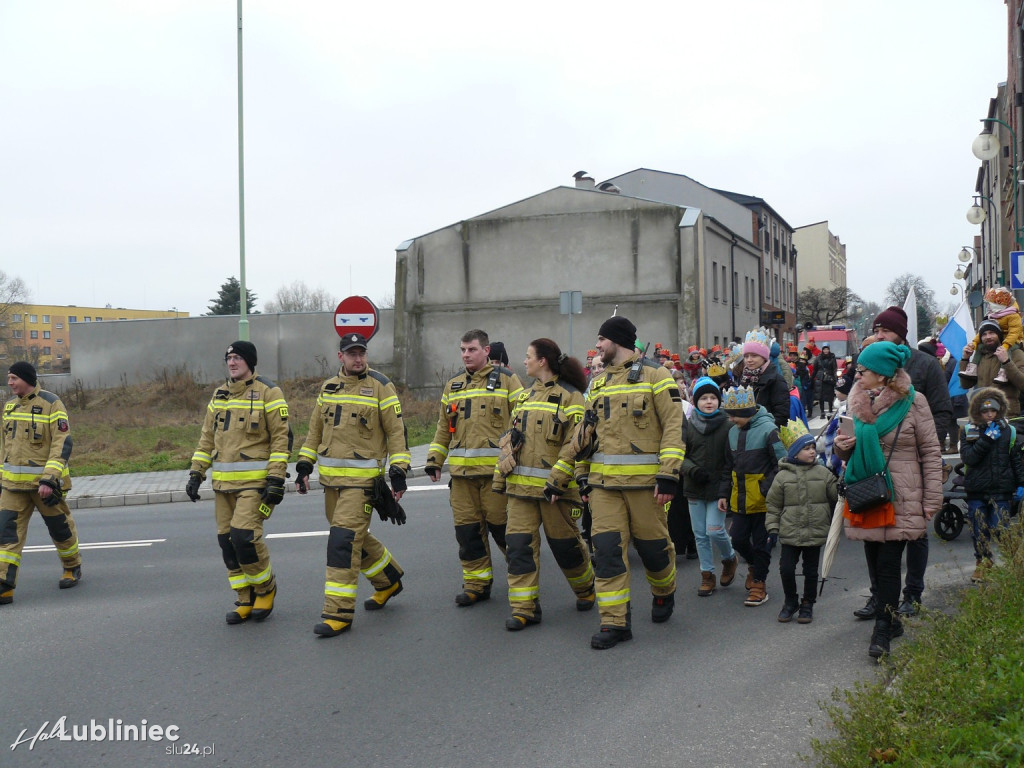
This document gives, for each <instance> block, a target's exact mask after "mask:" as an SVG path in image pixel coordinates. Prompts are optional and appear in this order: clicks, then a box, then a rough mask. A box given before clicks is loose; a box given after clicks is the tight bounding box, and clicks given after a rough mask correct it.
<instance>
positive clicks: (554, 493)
mask: <svg viewBox="0 0 1024 768" xmlns="http://www.w3.org/2000/svg"><path fill="white" fill-rule="evenodd" d="M563 493H565V491H563V490H562V489H561V488H559V487H558V486H557V485H553V484H551V483H545V484H544V498H545V499H547V500H548V501H550V502H551V503H552V504H554V503H555V500H556V497H558V496H561V495H562V494H563Z"/></svg>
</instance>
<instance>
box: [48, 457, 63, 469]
mask: <svg viewBox="0 0 1024 768" xmlns="http://www.w3.org/2000/svg"><path fill="white" fill-rule="evenodd" d="M46 469H53V470H56V471H57V472H60V471H62V470H63V469H64V462H62V461H58V460H57V459H50V460H49V461H47V462H46Z"/></svg>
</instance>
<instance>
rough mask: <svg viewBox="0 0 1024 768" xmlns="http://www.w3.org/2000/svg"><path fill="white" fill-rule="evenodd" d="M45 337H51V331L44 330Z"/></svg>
mask: <svg viewBox="0 0 1024 768" xmlns="http://www.w3.org/2000/svg"><path fill="white" fill-rule="evenodd" d="M43 338H44V339H48V338H50V332H49V331H43Z"/></svg>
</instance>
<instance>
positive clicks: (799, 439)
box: [765, 421, 839, 624]
mask: <svg viewBox="0 0 1024 768" xmlns="http://www.w3.org/2000/svg"><path fill="white" fill-rule="evenodd" d="M780 437H781V438H782V444H783V445H784V446H785V447H786V458H784V459H783V460H782V461H781V462H779V473H778V474H777V475H775V479H774V480H773V481H772V487H771V488H770V489H769V490H768V497H767V499H766V500H765V504H766V506H767V508H768V514H767V517H766V519H765V527H766V528H767V530H768V540H769V544H770V545H771V546H774V545H775V542H780V543H781V544H782V552H781V553H780V555H779V576H780V577H781V578H782V590H783V592H784V594H785V597H786V602H785V603H784V604H783V606H782V610H781V611H779V621H781V622H783V623H786V622H789V621H791V620H792V619H793V616H794V615H796V616H797V622H798V623H799V624H810V623H811V621H812V620H813V618H814V598H815V595H816V593H817V587H818V563H819V561H820V560H821V548H822V546H823V545H824V544H825V539H827V538H828V529H829V525H830V523H831V522H832V514H833V510H834V509H835V506H836V501H837V500H838V499H839V480H838V479H837V478H836V476H835V475H834V474H832V473H831V472H830V471H829V470H827V469H826V468H825V467H824V466H823V465H822V464H819V463H818V451H817V448H816V447H815V445H814V438H813V437H811V435H809V434H808V433H807V428H806V427H805V426H804V425H803V424H802V423H800V422H799V421H790V422H789V423H788V424H787V425H786V426H784V427H783V428H782V429H781V430H780ZM801 558H803V562H804V590H803V599H801V600H800V601H799V606H798V605H797V589H796V565H797V563H798V562H799V561H800V559H801ZM798 611H799V613H798Z"/></svg>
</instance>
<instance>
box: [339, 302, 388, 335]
mask: <svg viewBox="0 0 1024 768" xmlns="http://www.w3.org/2000/svg"><path fill="white" fill-rule="evenodd" d="M377 325H378V323H377V307H376V306H374V303H373V302H372V301H370V300H369V299H368V298H366V297H365V296H349V297H348V298H346V299H342V300H341V303H340V304H339V305H338V308H337V309H335V310H334V330H335V331H337V333H338V335H339V336H345V335H347V334H349V333H359V334H362V335H363V336H365V337H366V340H367V341H369V340H370V339H372V338H373V334H375V333H376V332H377Z"/></svg>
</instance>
